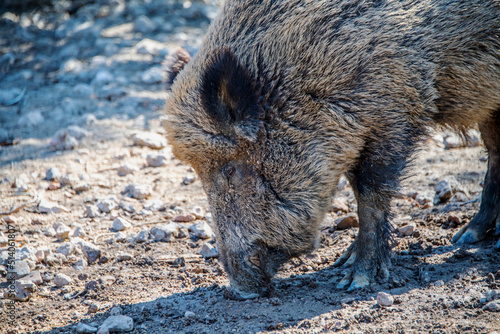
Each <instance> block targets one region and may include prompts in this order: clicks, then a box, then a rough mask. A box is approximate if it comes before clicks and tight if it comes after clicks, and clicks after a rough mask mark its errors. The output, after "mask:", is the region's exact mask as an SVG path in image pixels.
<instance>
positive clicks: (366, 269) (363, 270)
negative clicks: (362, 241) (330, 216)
mask: <svg viewBox="0 0 500 334" xmlns="http://www.w3.org/2000/svg"><path fill="white" fill-rule="evenodd" d="M357 245H358V242H357V240H355V241H354V242H353V243H352V244H351V245H350V246H349V248H348V249H347V250H346V251H345V252H344V253H343V254H342V255H341V256H340V258H339V259H338V260H337V261H335V263H334V264H333V265H334V266H336V267H342V268H344V267H348V266H351V267H352V268H351V269H350V271H349V273H348V274H347V275H345V276H344V278H343V279H342V280H341V281H340V282H339V283H338V284H337V289H346V288H347V291H353V290H358V289H363V288H365V287H367V286H368V285H370V283H372V282H374V281H375V277H379V278H381V279H382V280H387V279H388V278H389V269H388V264H389V262H390V261H389V258H387V259H386V260H381V259H382V258H384V256H378V257H375V259H374V258H373V256H371V255H367V256H360V255H359V254H361V253H359V251H358V247H357ZM365 255H366V254H365Z"/></svg>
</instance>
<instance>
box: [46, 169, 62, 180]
mask: <svg viewBox="0 0 500 334" xmlns="http://www.w3.org/2000/svg"><path fill="white" fill-rule="evenodd" d="M60 177H61V172H60V171H59V169H58V168H57V167H52V168H49V169H47V171H46V172H45V179H46V180H49V181H57V180H58V179H59V178H60Z"/></svg>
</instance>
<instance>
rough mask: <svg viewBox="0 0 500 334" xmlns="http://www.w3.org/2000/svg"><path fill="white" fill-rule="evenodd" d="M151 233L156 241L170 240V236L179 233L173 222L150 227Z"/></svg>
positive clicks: (175, 235)
mask: <svg viewBox="0 0 500 334" xmlns="http://www.w3.org/2000/svg"><path fill="white" fill-rule="evenodd" d="M151 234H152V235H153V237H154V239H155V240H156V241H167V242H168V241H170V239H171V237H172V236H174V237H177V236H178V235H179V226H178V225H177V224H175V223H170V224H168V225H165V224H162V225H158V226H155V227H153V228H152V229H151Z"/></svg>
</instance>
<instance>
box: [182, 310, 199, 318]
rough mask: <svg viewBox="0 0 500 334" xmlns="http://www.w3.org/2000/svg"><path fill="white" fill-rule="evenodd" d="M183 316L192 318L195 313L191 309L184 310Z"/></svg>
mask: <svg viewBox="0 0 500 334" xmlns="http://www.w3.org/2000/svg"><path fill="white" fill-rule="evenodd" d="M184 316H185V317H186V318H194V317H196V314H195V313H194V312H192V311H186V312H184Z"/></svg>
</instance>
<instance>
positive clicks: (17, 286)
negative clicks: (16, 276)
mask: <svg viewBox="0 0 500 334" xmlns="http://www.w3.org/2000/svg"><path fill="white" fill-rule="evenodd" d="M36 291H37V286H36V284H35V283H33V282H31V281H26V280H22V279H21V280H16V282H15V283H14V293H13V294H12V293H7V294H5V295H4V296H5V297H6V298H7V299H12V300H18V301H21V302H26V301H28V300H29V299H30V298H31V296H32V295H33V294H34V293H35V292H36Z"/></svg>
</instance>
